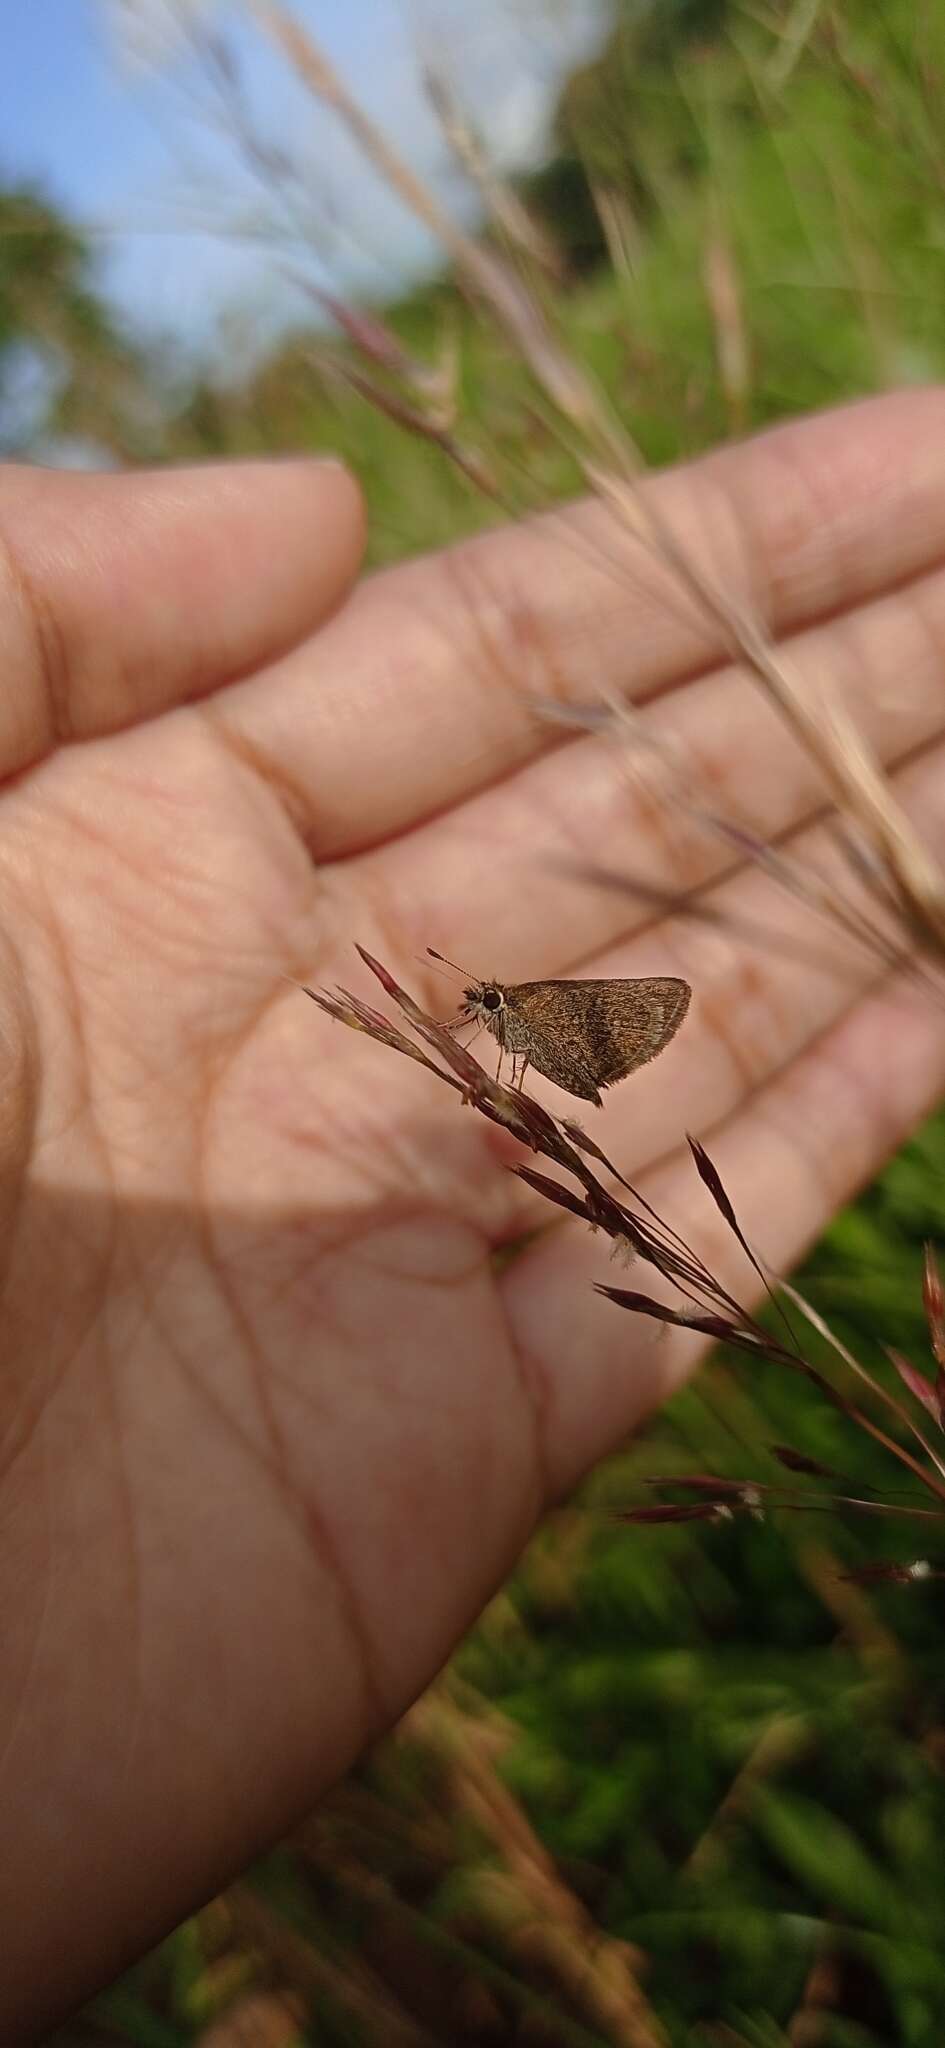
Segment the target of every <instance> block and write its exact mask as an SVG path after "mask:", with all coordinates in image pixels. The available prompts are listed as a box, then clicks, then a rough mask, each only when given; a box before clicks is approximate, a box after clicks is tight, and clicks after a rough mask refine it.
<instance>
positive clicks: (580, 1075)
mask: <svg viewBox="0 0 945 2048" xmlns="http://www.w3.org/2000/svg"><path fill="white" fill-rule="evenodd" d="M506 993H507V998H508V1002H509V1006H510V1008H511V1009H512V1010H513V1011H515V1010H517V1009H518V1008H519V1006H521V1007H522V1009H524V1010H526V1011H527V1013H528V1017H529V1023H530V1025H531V1027H532V1031H531V1035H532V1037H533V1040H534V1042H535V1043H534V1050H532V1049H530V1050H529V1060H530V1063H531V1065H532V1066H533V1067H537V1068H538V1070H539V1072H540V1073H543V1074H545V1075H547V1077H548V1079H549V1080H550V1081H556V1082H557V1083H558V1085H559V1086H560V1087H564V1088H568V1089H569V1090H570V1092H571V1093H572V1094H574V1095H580V1096H583V1097H584V1099H585V1100H586V1101H590V1102H593V1101H595V1100H596V1099H597V1090H598V1089H599V1088H612V1087H613V1085H614V1083H615V1082H616V1081H622V1080H623V1078H624V1076H625V1075H626V1074H632V1073H633V1071H634V1069H635V1068H636V1067H643V1066H645V1065H646V1063H647V1061H648V1060H652V1059H655V1058H656V1055H657V1053H660V1052H662V1050H663V1047H664V1046H665V1045H668V1044H669V1041H670V1039H671V1038H672V1037H674V1035H675V1033H676V1032H677V1031H678V1030H679V1026H680V1024H681V1023H682V1021H683V1018H684V1017H685V1014H686V1011H687V1010H688V1008H689V1002H690V998H691V996H692V990H691V988H690V986H689V983H688V981H680V980H678V979H677V978H676V977H675V976H673V975H662V976H656V977H654V978H653V979H639V980H634V981H544V982H540V981H533V982H525V983H522V984H519V985H518V987H513V988H509V989H508V990H507V992H506ZM523 999H524V1000H523ZM536 1053H537V1055H538V1056H537V1057H536ZM566 1075H570V1076H571V1078H570V1079H566V1078H565V1076H566ZM576 1084H579V1085H576Z"/></svg>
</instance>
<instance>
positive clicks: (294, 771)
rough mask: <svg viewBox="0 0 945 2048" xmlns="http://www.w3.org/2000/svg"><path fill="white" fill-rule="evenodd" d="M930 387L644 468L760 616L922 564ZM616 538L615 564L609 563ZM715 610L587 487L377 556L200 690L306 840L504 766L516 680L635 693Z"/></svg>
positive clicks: (671, 674) (327, 837) (929, 516)
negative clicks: (478, 531)
mask: <svg viewBox="0 0 945 2048" xmlns="http://www.w3.org/2000/svg"><path fill="white" fill-rule="evenodd" d="M943 432H945V391H941V390H937V389H935V390H927V391H908V392H901V393H897V394H894V395H891V396H889V397H884V398H880V399H871V400H867V401H865V402H863V403H860V404H858V405H855V406H849V407H844V408H842V409H840V410H837V411H834V412H830V413H825V414H822V415H820V416H816V417H812V418H809V419H804V420H799V421H797V422H794V423H792V424H789V425H787V426H781V427H778V428H775V429H773V430H772V431H771V432H769V433H765V434H762V435H759V436H757V437H756V438H755V439H753V440H751V441H748V442H745V443H743V444H740V445H732V446H728V447H725V448H723V449H720V450H718V451H716V452H715V453H714V454H712V455H709V456H707V457H704V458H702V459H701V460H699V461H698V462H695V463H692V464H689V465H686V466H684V467H681V468H679V469H674V470H671V471H668V472H665V473H664V474H662V475H659V476H656V477H653V478H652V479H650V480H648V481H647V482H646V484H645V485H644V486H643V488H644V489H645V490H646V491H647V492H652V493H653V495H654V498H655V500H656V502H657V504H658V506H659V509H660V511H661V513H662V516H663V518H664V519H665V520H667V521H668V522H669V523H670V524H671V525H672V527H673V530H674V532H675V533H676V534H677V536H678V537H679V539H680V540H681V541H683V542H684V543H685V544H686V545H687V547H689V548H690V549H691V550H693V551H694V552H696V553H697V554H698V556H699V559H700V560H701V561H702V562H703V563H704V564H705V565H706V567H707V568H708V569H709V571H710V573H711V575H712V577H713V579H714V581H715V582H716V583H717V584H718V585H720V586H722V587H723V588H724V589H725V590H726V591H728V592H729V593H730V594H731V596H732V598H733V600H734V601H735V602H737V603H740V604H742V605H744V604H745V603H746V602H749V603H750V604H751V605H752V606H753V607H754V609H755V611H756V612H757V613H760V615H761V616H762V617H763V618H764V619H765V620H766V621H767V623H768V625H769V628H770V630H771V631H772V632H773V633H774V634H775V635H778V634H781V633H783V632H786V631H796V630H797V629H799V628H800V627H802V626H804V625H806V624H812V623H814V622H816V621H817V620H819V619H823V618H825V617H828V616H830V615H831V614H833V613H835V612H838V611H842V610H844V609H845V608H847V607H848V606H850V605H852V604H857V603H861V602H863V601H864V599H866V598H869V597H870V596H872V595H875V594H877V593H879V592H880V591H882V590H883V589H885V588H887V587H889V586H892V585H895V584H897V583H902V582H904V581H907V580H909V579H910V578H912V577H914V576H917V575H919V574H921V573H922V572H923V571H924V570H926V569H927V568H928V567H929V566H930V564H932V563H933V562H935V561H936V560H937V559H938V558H939V557H940V556H941V554H942V552H943V550H945V478H943V468H942V462H941V453H940V444H941V438H942V435H943ZM621 559H622V560H623V562H624V564H625V567H624V569H623V571H622V572H621V570H620V569H619V568H618V567H617V566H616V563H617V562H619V561H620V560H621ZM722 652H723V647H722V642H721V638H720V635H719V632H718V631H717V630H716V629H714V628H713V627H712V626H711V625H710V624H709V623H708V622H707V621H706V620H704V619H702V618H699V617H698V616H697V615H696V613H695V612H694V611H692V610H690V609H689V608H688V607H686V606H684V605H683V604H682V603H681V602H680V593H679V590H678V587H676V586H674V584H673V582H672V580H671V578H670V577H669V575H668V573H666V572H663V571H661V570H660V569H659V567H658V565H657V564H656V563H655V562H654V560H653V558H652V556H651V555H649V554H647V553H645V552H644V551H643V550H642V549H641V548H640V547H639V546H634V545H633V543H632V542H631V541H630V539H629V537H628V536H626V535H624V534H622V533H621V532H620V530H619V529H618V528H617V527H616V526H615V525H614V523H613V521H612V520H611V519H610V517H609V516H608V515H607V514H606V512H605V511H604V509H603V508H602V507H601V506H599V505H593V504H584V505H581V506H576V507H571V508H568V510H567V511H566V512H557V513H553V514H549V515H545V516H544V517H543V518H541V519H537V520H533V521H530V522H527V523H525V524H523V525H521V526H518V527H508V528H504V529H500V530H498V531H496V532H493V533H490V534H487V535H483V536H480V537H478V538H477V539H476V540H473V541H468V542H464V543H462V544H461V545H459V546H456V547H453V548H450V549H447V550H444V551H443V552H442V553H441V554H439V555H434V556H431V557H428V558H426V559H425V560H421V561H417V562H411V563H408V564H404V565H403V566H401V567H399V568H397V569H393V570H386V571H384V572H382V573H380V574H378V575H376V576H374V577H372V578H370V579H369V580H368V581H367V582H366V583H365V584H363V585H362V586H361V589H360V590H359V591H358V592H357V593H356V594H355V596H354V598H353V600H352V602H351V603H350V604H349V605H348V606H347V608H346V609H345V611H344V612H343V613H341V614H339V616H338V617H337V618H336V619H335V620H334V621H333V622H332V623H331V624H330V625H329V627H328V628H327V630H326V631H324V632H323V633H322V634H320V636H319V640H318V646H317V651H316V649H315V648H314V647H313V646H312V645H311V644H309V645H308V646H303V647H299V648H298V649H296V650H295V651H293V652H292V653H291V654H290V655H288V656H287V657H286V659H285V660H283V661H281V662H279V663H277V664H275V665H274V666H273V667H272V668H270V669H269V671H268V673H267V674H266V675H265V676H261V677H259V678H257V679H254V680H253V681H251V682H247V683H246V684H243V685H239V686H237V687H236V689H235V690H233V691H230V692H228V693H227V694H226V696H225V697H221V698H218V699H216V700H215V701H214V705H213V707H212V715H213V717H214V720H215V722H219V723H221V724H222V727H223V730H224V734H226V732H227V731H230V732H232V734H233V736H234V738H236V739H237V740H239V739H242V740H243V741H244V742H245V741H248V742H249V743H250V744H251V746H252V749H253V752H254V758H256V759H257V760H258V761H260V763H262V764H264V765H265V764H266V763H268V764H269V765H270V766H271V769H272V773H273V777H274V780H275V781H276V782H277V783H279V782H281V783H282V784H283V785H284V786H288V787H290V788H291V789H292V791H293V794H294V797H295V809H296V811H297V813H298V814H299V815H301V817H302V818H303V820H304V821H305V826H306V832H307V837H308V839H309V842H310V844H311V846H312V849H313V851H314V853H315V854H316V856H317V857H318V858H319V859H321V860H326V859H333V858H336V857H338V856H339V855H343V854H349V853H352V852H356V851H360V850H363V849H364V848H366V847H369V846H374V845H377V844H379V843H381V842H383V841H384V840H385V839H386V838H388V837H389V836H390V835H392V834H394V833H396V832H401V831H403V830H405V829H406V828H408V827H410V826H412V825H415V824H417V823H419V822H420V821H421V820H422V819H424V818H426V817H429V816H431V815H432V814H434V813H435V812H437V811H439V810H442V809H443V808H444V807H446V806H449V805H452V804H455V803H456V802H458V801H460V800H462V799H463V798H466V797H468V796H470V795H471V794H472V793H474V792H475V791H477V790H480V789H483V788H485V787H487V786H488V785H489V784H490V783H492V782H494V781H496V780H498V779H500V778H501V777H503V776H505V775H508V774H509V773H511V772H512V771H513V770H514V769H515V768H517V767H519V766H520V765H521V764H522V763H523V762H524V761H526V760H528V759H529V758H531V757H532V756H534V755H535V754H537V753H539V752H541V751H543V750H545V749H547V748H549V747H551V746H554V745H556V744H558V743H559V742H560V738H561V735H560V733H558V732H556V731H555V728H554V726H553V725H552V724H551V723H550V722H549V721H548V720H547V719H546V718H542V717H540V716H538V715H536V700H543V701H545V702H547V700H548V699H555V700H557V701H561V702H564V703H568V704H587V703H595V702H599V701H600V699H601V696H602V695H603V694H604V693H606V692H615V691H617V692H621V693H623V694H625V695H626V696H627V697H629V698H632V699H633V700H634V701H635V702H643V701H645V700H647V699H648V698H651V697H653V696H654V695H656V694H657V693H659V692H660V691H663V690H666V689H669V688H673V687H676V686H678V685H680V684H681V683H684V682H686V681H688V680H691V679H694V678H696V677H698V676H700V675H703V674H705V673H706V671H707V670H708V669H710V668H711V667H712V666H713V665H714V664H715V663H716V662H717V661H718V659H719V657H720V656H721V654H722Z"/></svg>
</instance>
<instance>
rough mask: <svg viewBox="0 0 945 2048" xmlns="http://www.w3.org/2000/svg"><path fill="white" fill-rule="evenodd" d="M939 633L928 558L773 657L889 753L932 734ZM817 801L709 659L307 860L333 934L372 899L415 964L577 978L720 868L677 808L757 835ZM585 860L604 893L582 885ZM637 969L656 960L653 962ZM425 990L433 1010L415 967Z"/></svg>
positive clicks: (819, 793)
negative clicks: (382, 841) (435, 808)
mask: <svg viewBox="0 0 945 2048" xmlns="http://www.w3.org/2000/svg"><path fill="white" fill-rule="evenodd" d="M943 642H945V568H939V569H938V570H937V571H935V572H933V573H931V574H929V575H928V576H926V577H923V578H921V579H919V580H918V581H917V582H916V583H913V584H912V585H910V586H909V587H908V588H907V589H900V590H897V591H896V592H895V593H893V594H892V595H889V596H886V597H884V598H881V599H877V600H876V601H874V602H873V603H871V604H868V605H864V606H863V607H861V608H859V609H858V610H856V611H855V612H852V613H850V614H847V615H845V616H844V617H842V618H837V619H835V620H833V621H831V623H830V624H829V625H825V626H819V627H815V628H812V629H811V630H809V631H807V632H805V633H801V634H798V635H797V636H795V637H794V638H792V639H790V640H788V641H787V643H786V645H785V650H784V651H785V656H786V659H787V661H788V663H789V665H790V669H791V673H792V674H793V675H795V676H796V677H798V678H799V679H800V681H801V682H802V683H803V684H805V685H806V686H807V688H808V690H809V692H810V693H811V695H812V697H813V698H814V701H816V696H817V695H818V694H820V693H822V692H823V690H824V688H825V687H827V688H829V690H830V692H831V696H832V697H834V698H835V701H836V702H837V703H838V704H839V705H840V706H842V707H844V708H846V709H847V710H848V711H849V712H850V713H851V715H852V716H853V717H854V718H855V720H856V723H857V726H858V728H859V730H860V731H861V732H862V733H863V734H864V735H865V737H866V739H867V740H868V742H869V744H870V745H871V747H872V748H873V749H874V750H875V752H876V754H877V755H878V757H879V758H880V759H881V760H884V761H885V762H887V763H890V764H892V763H894V762H896V761H897V760H901V759H903V758H905V757H906V756H908V755H909V754H911V753H912V752H914V751H915V750H916V749H917V748H920V747H924V746H927V745H928V744H929V743H930V742H931V741H932V740H933V739H934V738H935V737H936V736H937V735H938V734H940V733H942V732H943V731H945V696H943V692H942V681H941V647H942V644H943ZM891 678H894V683H893V684H891V681H890V679H891ZM667 762H668V763H670V764H671V766H670V771H669V773H667V771H666V767H665V764H666V763H667ZM824 797H825V788H824V781H823V777H822V775H821V773H820V771H819V770H818V769H817V767H816V766H815V764H814V763H813V761H812V758H811V755H810V753H809V751H808V750H807V749H806V748H804V747H802V746H801V745H800V744H799V742H797V741H796V740H795V739H794V738H793V737H792V736H791V734H790V733H789V732H788V730H787V728H786V726H785V724H784V721H783V720H782V719H781V718H780V717H779V716H778V714H777V713H776V712H775V711H774V709H773V708H772V706H771V705H770V704H769V703H768V702H767V701H766V700H765V699H764V698H763V697H762V694H761V692H760V690H758V689H756V688H754V687H753V686H752V684H751V682H750V680H749V679H748V678H747V677H746V676H745V674H744V672H743V671H737V670H733V669H725V670H722V671H720V672H717V673H714V674H711V675H708V676H705V677H703V678H701V679H700V680H699V681H698V682H693V683H692V684H690V685H689V687H688V688H687V689H686V690H685V691H672V692H669V693H668V694H667V695H665V696H663V697H661V698H659V699H658V700H657V701H656V702H654V703H652V704H649V705H647V706H645V707H643V708H642V709H641V710H640V711H639V712H637V713H636V714H635V717H634V724H633V727H632V728H631V729H630V730H629V731H628V733H627V734H626V735H625V737H623V738H622V739H620V740H619V741H618V742H616V743H613V742H603V741H601V740H598V739H593V738H583V739H580V740H574V741H572V742H571V743H569V744H568V745H567V746H565V747H563V748H559V749H558V750H556V751H555V752H554V753H553V754H550V755H545V756H543V757H542V758H541V759H539V760H537V761H534V762H531V763H530V764H529V765H528V766H527V767H526V768H523V769H522V770H521V771H520V772H519V774H517V775H516V776H514V777H512V778H510V779H509V780H507V781H505V782H502V783H500V784H499V785H498V786H497V787H496V788H494V789H489V790H486V791H484V792H482V793H481V794H479V795H478V796H475V797H472V798H471V799H470V800H469V801H468V802H467V803H465V804H460V805H457V806H456V807H455V808H454V809H453V810H451V811H448V812H447V813H446V814H445V815H444V816H443V817H442V818H437V819H434V820H432V821H431V822H430V823H429V824H427V825H423V826H420V827H419V828H418V829H417V830H416V831H414V832H411V833H406V834H405V835H404V836H403V837H402V838H400V839H399V840H396V841H395V842H394V843H393V844H392V845H390V846H387V847H383V848H376V849H373V850H372V851H370V852H369V853H365V854H362V855H360V856H356V857H355V858H354V859H353V860H352V861H350V862H347V863H338V864H336V865H335V866H334V867H333V868H332V869H329V870H323V874H322V880H323V886H324V890H325V892H326V894H327V895H328V896H329V897H332V896H334V897H336V898H338V899H339V902H340V906H341V907H340V909H339V913H338V917H339V925H340V927H341V928H342V929H343V928H346V927H348V928H350V926H351V925H352V922H353V921H355V920H356V905H357V903H358V902H359V901H363V900H364V899H365V898H366V900H367V901H368V902H370V903H383V905H384V919H385V927H386V931H387V933H388V934H389V935H390V934H393V935H395V936H396V938H397V939H398V941H399V944H400V947H401V958H402V960H403V962H404V964H406V962H407V961H410V964H411V968H412V971H413V972H414V974H415V972H416V968H415V960H414V956H422V954H423V951H424V948H425V947H426V946H427V945H430V944H432V945H435V946H437V947H439V948H440V949H441V950H442V951H443V952H446V953H449V954H451V955H452V956H453V957H454V958H455V959H457V960H458V961H460V963H461V964H463V965H464V966H468V967H470V968H471V969H472V970H473V972H482V973H485V974H497V975H498V976H499V978H500V979H504V980H508V981H527V980H531V979H536V978H538V977H541V976H548V975H557V974H562V973H568V972H570V973H589V972H591V971H592V970H591V969H590V968H589V967H588V966H587V964H586V963H587V962H588V960H589V959H591V958H593V957H594V956H596V955H599V954H600V953H601V951H602V950H603V949H605V948H609V947H612V946H614V945H616V943H617V942H618V940H619V939H620V938H621V937H624V936H627V935H629V934H632V933H633V932H634V931H637V930H644V929H647V928H648V927H650V926H652V924H653V922H654V917H655V915H656V914H657V913H656V911H655V910H654V904H656V905H657V906H658V905H659V904H660V902H661V901H662V902H666V903H670V904H671V903H672V901H673V900H674V899H676V900H678V899H679V898H680V897H681V896H682V895H684V894H685V893H686V892H687V891H693V890H703V889H704V888H705V887H706V885H707V884H710V883H712V882H713V881H715V880H716V879H717V878H718V877H719V876H721V875H722V874H723V873H724V872H725V871H726V870H727V869H731V868H732V867H733V866H734V865H736V864H737V856H736V854H735V853H734V852H733V849H732V846H731V843H730V842H729V841H727V840H726V839H725V838H723V837H722V836H721V835H720V834H718V833H713V832H712V831H710V830H708V829H706V827H705V826H703V825H701V824H700V823H698V821H697V818H694V816H693V815H692V810H696V811H697V809H698V806H699V804H700V803H701V804H702V805H703V806H704V807H705V808H707V809H710V810H711V811H712V812H714V813H715V814H716V815H717V816H721V817H723V818H725V819H726V820H727V821H728V822H729V823H730V824H733V825H735V826H737V827H741V828H742V829H743V830H745V831H747V832H749V833H754V834H757V835H759V836H760V837H763V838H765V839H766V840H769V841H771V840H775V839H780V838H781V837H782V836H783V835H784V834H786V833H788V832H791V831H794V830H796V828H797V827H798V825H799V824H801V823H803V822H804V821H805V819H808V818H810V817H812V816H813V815H814V814H815V813H816V812H817V811H819V810H821V809H822V808H823V805H824ZM687 805H689V806H691V807H692V810H687ZM601 870H604V871H606V873H607V875H608V876H610V877H613V878H614V883H615V886H608V887H598V888H595V887H593V886H592V884H591V882H590V881H589V879H588V878H589V875H593V874H594V873H600V871H601ZM621 877H623V878H624V879H625V886H624V887H623V889H621V888H620V886H619V884H620V880H621ZM593 971H595V972H596V971H597V970H596V969H595V970H593ZM614 971H619V970H614ZM625 971H626V970H625ZM646 971H647V972H650V973H653V972H662V971H664V970H663V969H662V968H660V966H659V964H658V956H657V955H655V956H654V961H653V962H652V963H651V965H650V966H649V967H648V968H647V970H646ZM683 971H685V969H684V970H683ZM425 986H426V995H427V999H428V1000H429V1001H430V1002H431V1003H432V1004H433V1005H434V1006H435V1005H436V995H435V993H434V991H435V990H436V989H437V986H438V984H437V981H436V979H435V977H434V976H433V975H432V974H428V975H427V976H426V977H425Z"/></svg>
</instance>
